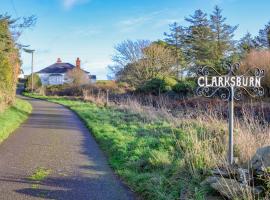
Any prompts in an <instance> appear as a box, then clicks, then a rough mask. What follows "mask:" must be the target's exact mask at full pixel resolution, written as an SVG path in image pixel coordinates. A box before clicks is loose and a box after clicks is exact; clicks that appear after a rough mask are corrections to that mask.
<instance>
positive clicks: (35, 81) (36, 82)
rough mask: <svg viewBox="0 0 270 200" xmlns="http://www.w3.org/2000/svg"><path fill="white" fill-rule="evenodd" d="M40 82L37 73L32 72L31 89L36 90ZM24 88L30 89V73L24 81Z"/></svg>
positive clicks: (39, 86) (40, 84)
mask: <svg viewBox="0 0 270 200" xmlns="http://www.w3.org/2000/svg"><path fill="white" fill-rule="evenodd" d="M41 86H42V83H41V80H40V78H39V76H38V75H37V74H33V89H34V91H37V90H38V89H39V88H41ZM25 88H26V90H28V91H30V90H31V89H32V75H29V76H28V77H27V79H26V82H25Z"/></svg>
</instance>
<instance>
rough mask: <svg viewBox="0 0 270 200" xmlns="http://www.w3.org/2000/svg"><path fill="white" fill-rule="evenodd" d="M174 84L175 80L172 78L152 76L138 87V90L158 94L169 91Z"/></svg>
mask: <svg viewBox="0 0 270 200" xmlns="http://www.w3.org/2000/svg"><path fill="white" fill-rule="evenodd" d="M176 84H177V81H176V80H175V79H172V78H164V79H161V78H154V79H151V80H150V81H147V82H146V83H145V84H143V85H142V86H141V87H139V88H138V91H139V92H143V93H148V94H149V93H151V94H155V95H158V94H160V93H164V92H168V91H171V90H172V88H173V87H174V86H175V85H176Z"/></svg>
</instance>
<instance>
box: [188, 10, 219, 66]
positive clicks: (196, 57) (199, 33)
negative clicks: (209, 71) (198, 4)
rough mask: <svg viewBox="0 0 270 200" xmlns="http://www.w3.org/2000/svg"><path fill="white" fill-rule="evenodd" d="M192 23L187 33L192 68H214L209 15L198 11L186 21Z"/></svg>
mask: <svg viewBox="0 0 270 200" xmlns="http://www.w3.org/2000/svg"><path fill="white" fill-rule="evenodd" d="M185 20H186V21H187V22H189V23H190V26H189V27H188V29H187V30H188V31H187V37H186V46H187V56H188V59H189V62H190V64H191V66H193V67H196V66H202V65H208V66H213V56H214V55H213V53H214V52H213V50H214V48H213V47H214V43H213V32H212V30H211V28H210V25H209V20H208V19H207V14H206V13H204V12H202V11H201V10H196V11H195V13H194V14H193V15H191V16H190V17H189V18H186V19H185Z"/></svg>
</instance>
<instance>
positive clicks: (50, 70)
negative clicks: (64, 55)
mask: <svg viewBox="0 0 270 200" xmlns="http://www.w3.org/2000/svg"><path fill="white" fill-rule="evenodd" d="M73 68H75V66H74V65H72V64H70V63H62V62H61V63H58V62H57V63H54V64H53V65H50V66H49V67H46V68H44V69H42V70H40V71H38V72H37V73H40V74H63V73H66V72H68V71H69V70H72V69H73ZM83 71H84V72H85V73H89V72H87V71H85V70H83Z"/></svg>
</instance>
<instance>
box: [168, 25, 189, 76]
mask: <svg viewBox="0 0 270 200" xmlns="http://www.w3.org/2000/svg"><path fill="white" fill-rule="evenodd" d="M169 26H170V33H164V35H165V36H166V38H165V41H166V43H167V44H168V45H170V46H171V47H172V48H173V50H174V55H175V58H176V61H177V63H176V66H177V78H179V75H180V68H183V67H184V64H185V57H184V54H183V52H184V46H185V39H186V31H185V30H186V29H185V28H184V27H183V26H180V25H178V24H177V23H176V22H175V23H173V24H170V25H169Z"/></svg>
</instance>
